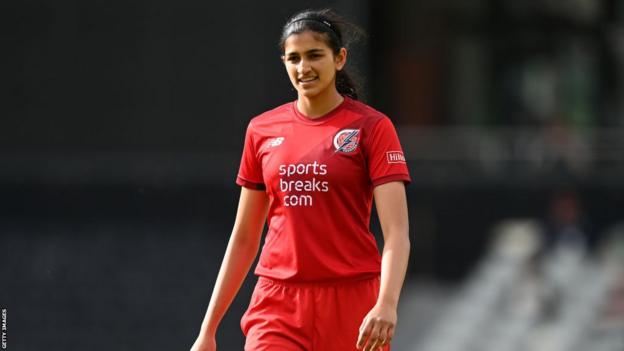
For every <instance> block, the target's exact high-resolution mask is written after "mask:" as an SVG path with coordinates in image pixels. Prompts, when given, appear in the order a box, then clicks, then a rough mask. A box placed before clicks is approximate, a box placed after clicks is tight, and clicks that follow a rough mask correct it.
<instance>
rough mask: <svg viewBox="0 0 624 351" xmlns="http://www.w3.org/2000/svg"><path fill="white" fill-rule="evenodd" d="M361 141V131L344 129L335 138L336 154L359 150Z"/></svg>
mask: <svg viewBox="0 0 624 351" xmlns="http://www.w3.org/2000/svg"><path fill="white" fill-rule="evenodd" d="M359 140H360V130H359V129H343V130H341V131H339V132H338V133H336V135H335V136H334V147H335V148H336V152H351V151H354V150H355V149H356V148H357V146H358V142H359Z"/></svg>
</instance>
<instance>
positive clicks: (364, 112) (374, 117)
mask: <svg viewBox="0 0 624 351" xmlns="http://www.w3.org/2000/svg"><path fill="white" fill-rule="evenodd" d="M349 100H350V101H349V107H348V108H349V110H350V112H352V113H355V114H357V115H359V116H358V117H359V118H360V120H361V123H362V126H364V127H366V128H375V126H377V125H378V124H380V123H381V122H384V123H390V124H392V121H391V120H390V118H389V117H388V116H387V115H386V114H384V113H383V112H380V111H378V110H376V109H375V108H373V107H372V106H370V105H367V104H365V103H363V102H361V101H358V100H353V99H349Z"/></svg>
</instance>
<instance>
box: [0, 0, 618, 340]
mask: <svg viewBox="0 0 624 351" xmlns="http://www.w3.org/2000/svg"><path fill="white" fill-rule="evenodd" d="M327 6H331V7H333V8H334V9H335V10H337V11H338V12H339V13H342V14H343V15H344V16H345V17H347V18H348V19H350V20H351V21H353V22H355V23H357V24H359V25H361V26H362V27H363V28H364V29H365V30H366V31H367V33H368V37H367V39H366V41H365V42H362V43H360V44H359V45H356V46H354V47H352V48H351V53H350V57H349V59H350V63H349V64H350V65H351V68H352V69H355V70H356V71H358V72H359V74H360V76H361V77H362V85H363V94H362V95H363V100H364V101H365V102H367V103H369V104H371V105H372V106H374V107H375V108H377V109H379V110H381V111H382V112H384V113H386V114H388V115H389V116H390V117H391V119H392V120H393V121H394V123H395V125H396V126H397V129H398V132H399V135H400V137H401V141H402V144H403V147H404V150H405V154H406V157H407V159H408V164H409V167H410V170H411V173H412V178H413V183H412V184H411V185H410V186H409V187H408V189H407V191H408V198H409V208H410V220H411V233H410V235H411V243H412V251H411V252H412V254H411V258H410V267H409V272H408V277H407V281H406V285H405V288H404V293H403V295H402V301H401V308H400V311H399V313H400V321H399V328H398V332H397V336H396V339H395V341H394V347H393V350H396V351H402V350H403V351H407V350H410V351H451V350H475V351H488V350H492V351H494V350H495V351H502V350H510V351H511V350H540V351H559V350H560V351H589V350H592V351H594V350H596V351H622V350H624V263H623V262H624V225H623V223H624V212H623V209H624V0H530V1H513V0H470V1H464V0H443V1H442V0H416V1H385V2H381V1H362V0H359V1H355V0H342V1H333V2H321V1H300V2H293V1H271V2H260V1H256V2H252V1H236V0H233V1H195V0H179V1H176V2H175V3H174V2H170V1H162V0H154V1H119V2H110V1H89V2H84V1H83V2H80V1H43V0H40V1H20V2H10V1H5V2H2V4H1V5H0V16H1V18H2V20H1V21H0V27H1V28H2V30H1V31H0V42H1V44H2V55H0V63H1V64H0V72H1V75H0V77H1V78H0V89H1V90H0V91H1V94H0V96H1V99H2V108H1V110H0V111H1V114H2V116H1V117H0V146H1V147H0V209H1V210H0V306H1V307H2V308H5V309H6V310H7V327H8V335H7V336H8V340H7V342H8V345H7V346H8V349H9V350H41V349H44V348H45V349H48V350H78V349H81V350H82V349H87V350H111V349H114V350H188V349H189V348H190V346H191V344H192V343H193V341H194V339H195V337H196V335H197V332H198V330H199V326H200V323H201V321H202V319H203V316H204V313H205V309H206V307H207V304H208V301H209V298H210V293H211V291H212V287H213V284H214V280H215V278H216V274H217V272H218V268H219V264H220V261H221V259H222V257H223V254H224V251H225V247H226V244H227V240H228V236H229V233H230V230H231V227H232V224H233V220H234V215H235V209H236V204H237V200H238V194H239V191H240V190H239V188H238V187H237V186H236V185H235V184H234V179H235V176H236V172H237V169H238V163H239V160H240V154H241V151H242V145H243V137H244V132H245V127H246V125H247V123H248V121H249V119H250V118H251V117H253V116H255V115H257V114H259V113H261V112H263V111H265V110H267V109H270V108H272V107H274V106H277V105H279V104H282V103H284V102H286V101H290V100H294V99H295V97H296V96H295V93H294V91H293V90H292V88H291V87H290V83H289V81H288V79H287V77H286V74H285V72H284V70H283V67H282V65H281V62H280V60H279V55H280V52H279V51H278V50H277V40H278V37H279V34H280V30H281V26H282V25H283V23H284V22H285V21H286V19H287V18H288V17H289V16H290V15H291V14H293V13H294V12H296V11H298V10H301V9H304V8H320V7H327ZM373 228H375V231H376V233H377V235H379V228H378V224H377V223H376V220H373ZM254 282H255V278H254V277H253V276H251V275H250V276H249V277H248V279H247V281H246V282H245V285H244V286H243V288H242V290H241V292H240V293H239V295H238V296H237V298H236V300H235V301H234V303H233V305H232V307H231V308H230V311H229V312H228V314H227V315H226V317H225V319H224V321H223V322H222V324H221V329H220V330H219V335H218V342H219V346H220V350H241V349H242V345H243V343H244V339H243V336H242V333H241V331H240V327H239V319H240V316H241V315H242V313H243V311H244V310H245V308H246V307H247V303H248V301H249V297H250V294H251V288H252V287H253V284H254Z"/></svg>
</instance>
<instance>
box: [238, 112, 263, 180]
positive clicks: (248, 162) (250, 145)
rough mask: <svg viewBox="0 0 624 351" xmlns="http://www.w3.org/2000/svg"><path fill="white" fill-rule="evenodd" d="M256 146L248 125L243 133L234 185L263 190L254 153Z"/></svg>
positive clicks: (260, 174)
mask: <svg viewBox="0 0 624 351" xmlns="http://www.w3.org/2000/svg"><path fill="white" fill-rule="evenodd" d="M256 149H257V145H256V144H255V141H254V136H253V130H252V125H251V123H249V125H248V126H247V132H246V133H245V146H244V148H243V156H242V158H241V162H240V167H239V169H238V176H237V177H236V184H238V185H240V186H244V187H246V188H249V189H254V190H264V189H265V185H264V179H263V177H262V166H261V163H260V161H259V159H258V153H257V152H256Z"/></svg>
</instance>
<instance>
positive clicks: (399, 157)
mask: <svg viewBox="0 0 624 351" xmlns="http://www.w3.org/2000/svg"><path fill="white" fill-rule="evenodd" d="M386 158H387V159H388V163H405V156H403V151H388V152H386Z"/></svg>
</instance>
